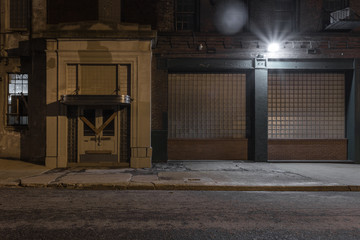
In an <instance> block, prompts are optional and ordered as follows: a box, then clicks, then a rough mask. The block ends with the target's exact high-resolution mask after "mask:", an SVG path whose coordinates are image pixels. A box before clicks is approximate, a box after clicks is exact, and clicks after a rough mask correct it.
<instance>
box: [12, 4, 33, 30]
mask: <svg viewBox="0 0 360 240" xmlns="http://www.w3.org/2000/svg"><path fill="white" fill-rule="evenodd" d="M9 7H10V28H11V29H26V28H28V18H29V0H9Z"/></svg>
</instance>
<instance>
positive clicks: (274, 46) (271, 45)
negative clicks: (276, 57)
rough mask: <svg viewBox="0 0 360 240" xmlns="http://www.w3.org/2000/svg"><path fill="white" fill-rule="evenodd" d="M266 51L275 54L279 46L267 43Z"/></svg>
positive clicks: (274, 43)
mask: <svg viewBox="0 0 360 240" xmlns="http://www.w3.org/2000/svg"><path fill="white" fill-rule="evenodd" d="M267 50H268V52H277V51H279V50H280V44H279V43H276V42H272V43H269V45H268V48H267Z"/></svg>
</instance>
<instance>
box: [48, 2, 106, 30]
mask: <svg viewBox="0 0 360 240" xmlns="http://www.w3.org/2000/svg"><path fill="white" fill-rule="evenodd" d="M98 19H99V3H98V0H48V1H47V22H48V24H58V23H67V22H80V21H96V20H98Z"/></svg>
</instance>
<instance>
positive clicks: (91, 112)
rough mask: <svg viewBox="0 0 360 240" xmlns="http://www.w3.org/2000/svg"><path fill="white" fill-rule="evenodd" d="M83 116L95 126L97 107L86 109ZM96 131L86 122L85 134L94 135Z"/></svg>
mask: <svg viewBox="0 0 360 240" xmlns="http://www.w3.org/2000/svg"><path fill="white" fill-rule="evenodd" d="M83 116H84V117H85V118H86V119H87V120H88V121H89V122H90V123H91V124H92V125H93V126H94V127H95V126H96V124H95V109H84V113H83ZM94 135H95V133H94V131H93V130H92V129H91V128H90V127H89V126H88V125H87V124H85V123H84V136H94Z"/></svg>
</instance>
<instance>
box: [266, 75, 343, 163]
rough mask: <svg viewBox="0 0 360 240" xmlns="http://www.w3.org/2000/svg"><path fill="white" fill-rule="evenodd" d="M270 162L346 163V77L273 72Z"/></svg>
mask: <svg viewBox="0 0 360 240" xmlns="http://www.w3.org/2000/svg"><path fill="white" fill-rule="evenodd" d="M268 84H269V85H268V114H269V115H268V137H269V160H346V159H347V141H346V139H345V74H344V73H319V72H313V73H298V72H273V73H270V74H269V81H268Z"/></svg>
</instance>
